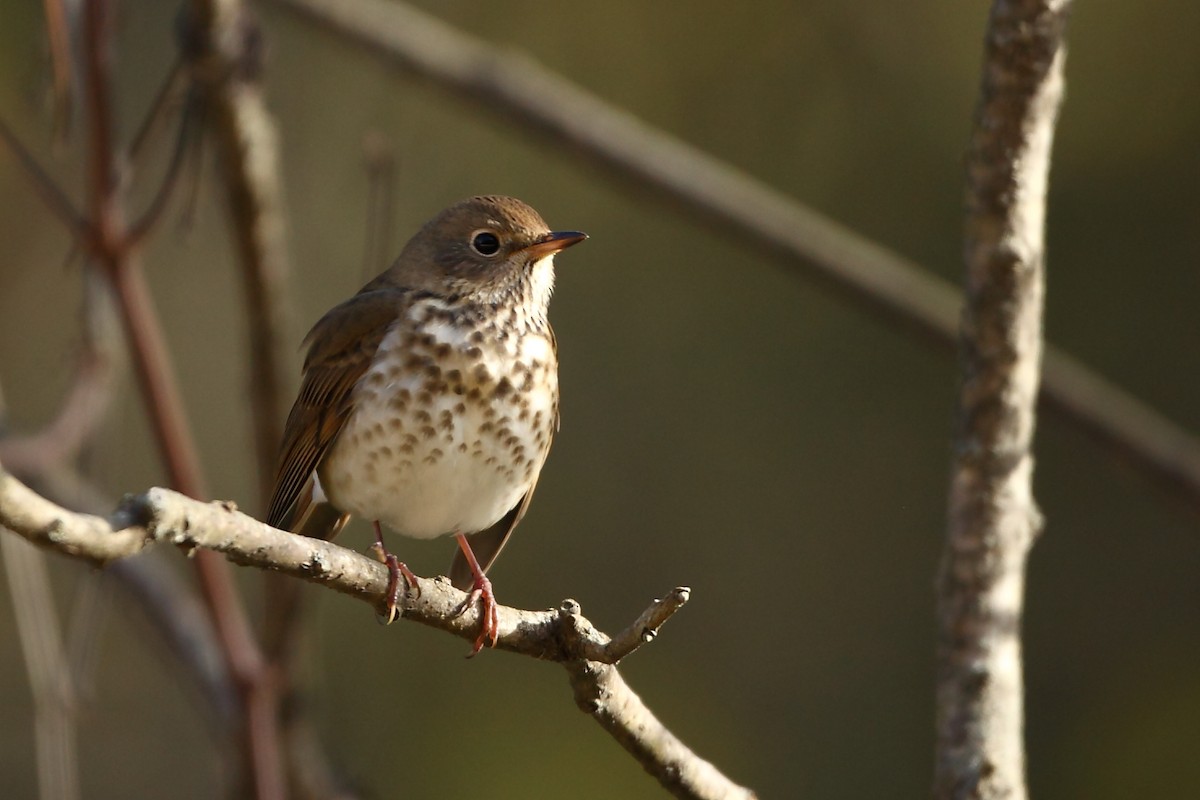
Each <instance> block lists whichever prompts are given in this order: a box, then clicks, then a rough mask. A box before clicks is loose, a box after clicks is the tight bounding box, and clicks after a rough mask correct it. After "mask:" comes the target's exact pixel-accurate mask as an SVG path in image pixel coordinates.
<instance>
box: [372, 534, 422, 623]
mask: <svg viewBox="0 0 1200 800" xmlns="http://www.w3.org/2000/svg"><path fill="white" fill-rule="evenodd" d="M374 525H375V545H374V547H372V548H371V549H372V550H374V551H375V556H376V557H377V558H378V559H379V560H380V561H382V562H383V563H384V564H385V565H387V568H388V585H387V606H386V608H387V619H386V622H385V624H388V625H390V624H391V623H393V622H395V621H396V618H397V617H399V616H400V611H399V609H398V608H397V607H396V606H397V604H398V603H399V602H400V576H401V575H403V576H404V582H405V584H406V586H416V585H417V576H416V575H414V574H413V572H412V570H410V569H409V568H408V565H407V564H405V563H404V562H403V561H401V560H400V559H398V558H396V556H394V555H392V554H391V553H389V552H388V549H387V547H386V546H384V544H383V529H382V528H380V527H379V521H378V520H376V521H375V522H374ZM418 591H420V588H419V587H418Z"/></svg>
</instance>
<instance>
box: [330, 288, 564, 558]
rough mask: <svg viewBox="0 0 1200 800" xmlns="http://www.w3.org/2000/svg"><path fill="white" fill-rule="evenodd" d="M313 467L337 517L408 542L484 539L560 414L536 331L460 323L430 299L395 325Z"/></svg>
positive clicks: (547, 345) (542, 453)
mask: <svg viewBox="0 0 1200 800" xmlns="http://www.w3.org/2000/svg"><path fill="white" fill-rule="evenodd" d="M352 402H353V411H352V412H351V415H350V417H349V418H348V420H347V421H346V424H345V427H344V428H343V429H342V432H341V433H340V434H339V436H338V439H337V441H335V442H334V444H333V447H332V448H331V451H330V453H329V455H328V457H327V458H326V459H325V461H324V462H323V463H322V465H321V467H320V471H319V474H320V478H321V484H322V486H323V488H324V490H325V493H326V495H327V496H328V497H329V499H330V501H332V502H333V503H334V505H336V506H337V507H338V508H340V509H342V510H343V511H347V512H349V513H351V514H355V515H358V516H361V517H363V518H365V519H369V520H378V521H380V522H381V523H383V524H384V525H386V526H388V527H389V528H391V529H393V530H395V531H397V532H398V533H401V534H404V535H406V536H413V537H417V538H432V537H435V536H440V535H443V534H449V533H456V532H459V531H461V532H463V533H473V532H475V531H480V530H483V529H485V528H487V527H489V526H490V525H492V524H493V523H495V522H496V521H498V520H499V519H500V518H501V517H503V516H504V514H505V513H507V512H508V511H509V510H510V509H512V508H513V507H514V506H515V505H516V504H517V503H518V502H520V500H521V498H522V497H524V495H525V493H526V492H528V491H529V489H530V487H531V486H532V485H533V483H534V481H535V480H536V478H537V475H538V472H539V471H540V470H541V468H542V464H543V463H544V462H545V460H546V455H547V453H548V452H549V449H550V442H551V438H552V436H553V433H554V429H555V426H556V424H557V414H558V362H557V357H556V354H555V351H554V343H553V336H552V334H551V333H550V329H549V327H548V326H547V325H545V324H544V323H543V324H542V325H534V324H532V323H530V321H529V320H527V319H520V318H519V316H518V315H516V314H510V315H506V318H504V319H490V320H486V321H485V318H483V317H481V316H479V315H472V314H462V313H458V312H456V311H455V310H452V309H448V308H447V307H446V306H445V304H444V303H441V302H440V301H436V300H430V301H426V302H424V303H418V304H414V306H413V307H411V308H410V309H409V311H408V312H407V313H406V314H405V315H403V316H401V318H400V319H399V320H397V322H396V323H395V324H394V325H393V327H392V329H391V330H390V331H389V332H388V334H387V336H386V337H385V338H384V340H383V341H382V343H381V344H380V347H379V350H378V351H377V353H376V357H375V359H374V361H373V363H372V365H371V367H370V368H369V369H368V371H367V372H366V373H365V374H364V376H363V377H362V379H361V380H360V381H359V383H358V385H357V386H356V387H355V389H354V394H353V398H352Z"/></svg>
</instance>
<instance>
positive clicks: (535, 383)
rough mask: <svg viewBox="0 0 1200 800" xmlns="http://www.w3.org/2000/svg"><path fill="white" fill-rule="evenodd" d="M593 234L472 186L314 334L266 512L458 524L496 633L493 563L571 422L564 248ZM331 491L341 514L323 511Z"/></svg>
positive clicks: (465, 568) (440, 530) (273, 520)
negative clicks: (552, 307) (564, 227)
mask: <svg viewBox="0 0 1200 800" xmlns="http://www.w3.org/2000/svg"><path fill="white" fill-rule="evenodd" d="M584 238H586V237H585V236H584V235H583V234H581V233H577V232H574V231H568V232H560V233H554V232H551V231H550V229H549V228H548V227H547V226H546V224H545V222H543V221H542V219H541V217H540V216H538V214H537V212H535V211H534V210H533V209H532V208H530V207H529V206H527V205H525V204H524V203H522V202H521V201H519V200H515V199H513V198H508V197H475V198H471V199H470V200H465V201H463V202H461V203H458V204H456V205H454V206H451V207H450V208H448V209H446V210H445V211H443V212H442V213H441V214H439V215H438V216H437V217H435V218H434V219H433V220H431V221H430V222H429V223H427V224H426V225H425V226H424V227H423V228H422V229H421V230H420V231H419V232H418V233H417V234H416V235H415V236H414V237H413V239H412V240H411V241H409V243H408V244H407V245H406V246H405V248H404V250H403V251H402V252H401V254H400V256H399V258H398V259H397V260H396V262H395V263H394V264H393V265H392V266H391V267H390V268H389V269H388V270H387V271H385V272H384V273H383V274H382V275H380V276H379V277H377V278H376V279H375V280H373V281H371V282H370V283H368V284H367V285H366V286H364V287H363V288H362V290H361V291H359V293H358V294H356V295H355V296H354V297H352V298H350V299H349V300H347V301H345V302H344V303H342V304H340V305H338V306H336V307H335V308H334V309H333V310H332V311H330V312H329V313H328V314H326V315H325V316H324V317H322V318H321V320H320V321H319V322H317V324H316V325H315V326H314V327H313V329H312V331H311V332H310V333H309V335H308V338H307V339H306V342H307V345H308V355H307V358H306V359H305V363H304V378H303V381H302V384H301V387H300V392H299V395H298V397H297V399H296V403H295V405H294V406H293V408H292V412H291V414H290V415H289V417H288V421H287V425H286V428H285V432H284V440H283V444H282V447H281V450H280V459H279V469H278V473H277V477H276V482H275V489H274V492H273V496H272V500H271V505H270V509H269V512H268V522H269V523H270V524H272V525H275V526H276V527H284V528H289V529H298V530H300V532H303V533H306V534H308V535H318V536H331V535H333V534H335V533H336V532H337V530H339V529H340V528H341V527H342V526H343V525H344V524H345V521H346V519H347V518H348V515H351V514H354V515H358V516H361V517H364V518H366V519H369V520H372V521H373V522H377V523H382V524H383V525H386V526H387V527H389V528H391V529H393V530H395V531H397V532H399V533H401V534H404V535H406V536H413V537H417V538H432V537H436V536H441V535H446V534H454V535H458V536H459V543H460V552H459V553H458V554H457V556H456V558H455V563H454V564H453V565H452V567H451V579H452V580H453V582H454V583H455V585H457V586H459V587H460V588H468V587H471V586H474V589H475V590H476V591H477V592H480V593H481V596H482V598H483V602H484V606H485V609H484V610H485V624H484V631H483V633H482V634H481V636H480V640H479V641H477V643H476V645H477V647H476V649H478V647H479V646H480V645H481V644H482V642H483V641H484V639H485V638H487V639H489V640H491V641H493V642H494V639H495V635H496V631H495V624H494V618H495V611H494V600H492V599H491V597H490V583H488V582H487V579H486V578H485V577H484V575H483V571H484V570H486V569H487V567H488V566H489V565H490V564H491V563H492V561H494V560H495V558H496V556H497V555H498V554H499V552H500V549H501V547H503V545H504V543H505V542H506V541H507V539H508V537H509V535H510V534H511V533H512V531H513V529H514V528H515V527H516V525H517V523H518V522H519V521H520V519H521V517H522V516H523V514H524V512H525V509H526V508H527V507H528V505H529V500H530V498H531V497H532V495H533V490H534V487H535V486H536V484H537V478H538V474H539V472H540V471H541V468H542V465H543V464H544V463H545V460H546V456H547V454H548V453H549V450H550V444H551V441H552V439H553V436H554V433H555V431H556V429H557V426H558V360H557V348H556V345H555V340H554V333H553V331H552V330H551V328H550V324H549V321H548V319H547V307H548V304H549V301H550V295H551V292H552V290H553V285H554V267H553V258H554V254H555V253H557V252H558V251H560V250H562V249H564V248H566V247H569V246H570V245H572V244H575V243H577V242H579V241H582V240H583V239H584ZM325 504H329V505H332V506H333V507H334V508H335V509H336V510H337V511H338V512H340V514H339V513H332V514H331V513H321V514H314V513H313V512H314V509H315V508H317V507H318V506H322V505H325ZM313 520H319V521H320V527H319V529H317V530H312V529H311V528H312V525H311V524H310V523H311V521H313ZM463 535H469V545H468V539H466V538H463ZM475 558H477V559H478V562H479V563H478V568H473V567H472V565H471V562H472V561H473V560H474V559H475ZM401 566H402V565H401ZM404 569H407V568H404ZM489 603H491V609H490V611H491V620H492V625H491V627H490V629H489V626H488V623H487V615H486V612H487V611H488V608H487V606H488V604H489Z"/></svg>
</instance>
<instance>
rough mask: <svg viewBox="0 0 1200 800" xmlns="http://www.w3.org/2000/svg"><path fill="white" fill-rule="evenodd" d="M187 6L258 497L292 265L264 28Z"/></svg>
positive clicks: (232, 4)
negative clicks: (234, 265)
mask: <svg viewBox="0 0 1200 800" xmlns="http://www.w3.org/2000/svg"><path fill="white" fill-rule="evenodd" d="M189 10H190V12H191V13H190V15H189V17H188V21H189V24H188V25H187V26H186V27H185V42H184V48H185V51H186V53H185V54H186V57H187V63H188V68H189V71H190V73H191V77H192V80H193V83H194V86H195V88H196V91H197V92H198V94H199V96H200V97H201V98H202V101H201V102H202V103H203V107H204V119H205V122H206V123H207V124H208V126H209V128H210V129H211V130H212V132H213V134H214V135H215V136H214V138H215V139H216V143H217V153H218V155H219V156H220V159H221V165H222V168H223V173H224V178H225V180H224V182H223V183H224V187H225V190H226V199H227V200H228V205H229V209H230V215H231V219H230V222H231V223H232V225H233V228H234V232H235V236H236V243H237V249H238V255H239V256H240V258H241V266H242V269H241V275H242V286H243V292H244V294H245V299H246V320H247V330H248V332H249V335H250V364H249V372H248V375H247V378H248V380H249V381H250V389H251V398H252V400H253V405H252V411H253V422H254V446H255V456H256V458H255V464H256V466H257V474H258V480H259V495H260V497H261V498H262V500H263V502H264V503H265V502H266V499H267V497H268V496H269V493H270V487H271V481H272V480H273V479H274V473H275V456H276V455H277V450H278V448H279V441H280V439H282V438H283V428H282V420H283V419H284V417H285V416H286V414H287V405H286V403H287V400H288V398H287V397H285V396H284V387H286V386H287V385H288V373H287V372H286V371H285V368H284V365H285V364H287V363H288V360H287V357H286V356H287V355H288V354H290V345H288V344H287V342H289V341H290V339H289V337H288V328H289V325H288V322H289V301H288V297H289V296H290V294H289V291H288V276H289V272H290V270H289V266H288V261H287V249H286V247H285V245H284V236H285V232H286V225H285V221H284V208H283V188H282V180H281V178H280V169H279V143H278V135H277V132H276V129H275V122H274V120H273V119H272V117H271V114H270V112H269V111H268V110H267V106H266V102H265V100H264V98H263V91H262V85H261V75H262V58H263V52H262V51H263V41H262V31H261V30H260V28H259V25H258V21H257V19H256V18H255V16H254V15H253V14H252V13H251V12H250V11H249V9H248V8H246V6H245V5H244V4H243V3H242V2H240V0H220V1H219V0H192V2H191V4H190V6H189Z"/></svg>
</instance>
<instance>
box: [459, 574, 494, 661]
mask: <svg viewBox="0 0 1200 800" xmlns="http://www.w3.org/2000/svg"><path fill="white" fill-rule="evenodd" d="M476 600H478V601H479V636H478V638H476V639H475V646H474V647H473V648H471V652H470V653H467V658H470V657H471V656H473V655H475V654H476V653H478V652H479V651H480V650H482V649H483V646H484V644H486V645H487V646H488V647H495V646H496V638H497V637H498V636H499V628H500V614H499V612H498V611H497V610H496V609H497V606H496V595H495V594H494V593H493V592H492V582H491V581H490V580H488V578H487V576H486V575H482V574H480V575H476V576H475V584H474V586H472V587H471V593H470V594H468V595H467V599H466V600H464V601H463V602H462V605H460V606H459V607H458V611H456V612H455V616H462V615H463V614H465V613H466V611H467V609H469V608H470V607H471V606H473V605H475V601H476Z"/></svg>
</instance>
